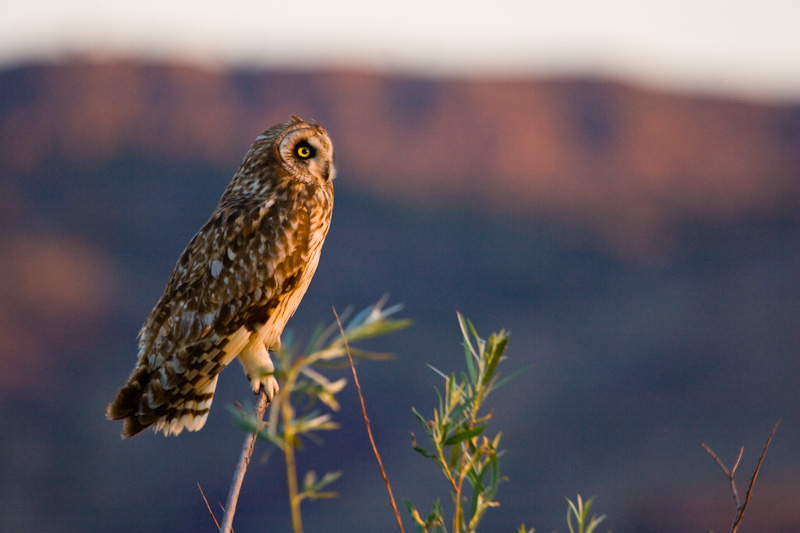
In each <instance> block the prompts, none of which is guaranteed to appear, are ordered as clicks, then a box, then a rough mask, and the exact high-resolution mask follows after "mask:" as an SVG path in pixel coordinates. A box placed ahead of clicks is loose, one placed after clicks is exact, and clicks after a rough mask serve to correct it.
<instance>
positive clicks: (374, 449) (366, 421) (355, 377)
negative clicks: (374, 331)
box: [333, 307, 405, 533]
mask: <svg viewBox="0 0 800 533" xmlns="http://www.w3.org/2000/svg"><path fill="white" fill-rule="evenodd" d="M333 316H335V317H336V323H337V324H339V331H340V332H341V334H342V339H343V340H344V347H345V351H346V352H347V358H348V360H349V361H350V368H351V369H352V370H353V382H354V383H355V384H356V390H357V391H358V399H359V400H360V401H361V414H362V415H363V417H364V425H365V426H366V427H367V435H369V442H370V444H371V445H372V452H373V453H374V454H375V459H376V460H377V461H378V468H379V469H380V471H381V476H382V477H383V482H384V483H385V484H386V490H387V492H388V493H389V500H390V501H391V502H392V509H393V510H394V516H395V518H396V519H397V527H398V529H399V530H400V533H405V530H403V521H402V520H401V519H400V511H398V510H397V504H396V503H395V501H394V495H393V494H392V486H391V485H390V484H389V478H388V477H386V470H384V468H383V461H381V454H379V453H378V447H377V446H375V439H374V438H373V437H372V426H371V425H370V422H369V417H368V416H367V407H366V405H365V404H364V395H363V394H361V384H360V383H359V382H358V374H357V373H356V366H355V365H354V364H353V356H352V355H350V346H349V345H348V343H347V337H346V336H345V334H344V328H343V327H342V322H341V321H340V320H339V314H338V313H337V312H336V308H335V307H334V308H333Z"/></svg>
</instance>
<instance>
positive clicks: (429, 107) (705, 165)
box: [0, 0, 800, 532]
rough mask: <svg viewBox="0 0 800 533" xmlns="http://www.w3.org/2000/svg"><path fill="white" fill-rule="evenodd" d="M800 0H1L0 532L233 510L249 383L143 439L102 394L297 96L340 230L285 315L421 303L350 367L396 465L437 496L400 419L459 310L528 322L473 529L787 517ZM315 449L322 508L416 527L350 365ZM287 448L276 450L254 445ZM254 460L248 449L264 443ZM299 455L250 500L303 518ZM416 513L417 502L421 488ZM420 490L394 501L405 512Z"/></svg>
mask: <svg viewBox="0 0 800 533" xmlns="http://www.w3.org/2000/svg"><path fill="white" fill-rule="evenodd" d="M798 27H800V3H798V2H796V1H789V0H785V1H766V2H764V1H762V2H756V1H755V0H749V1H727V2H722V1H711V0H700V1H697V0H695V1H691V2H690V1H684V0H676V1H672V2H636V1H621V0H617V1H607V2H593V1H589V0H583V1H565V2H542V1H538V0H537V1H529V2H522V1H520V2H510V1H505V0H496V1H493V2H481V3H478V2H474V3H473V2H460V3H455V2H421V1H416V0H412V1H407V2H402V3H399V4H395V5H385V4H380V3H375V2H357V1H347V2H335V3H334V2H321V1H316V0H310V1H307V2H303V3H286V4H281V5H270V4H269V3H267V2H249V1H232V2H226V3H224V7H222V4H221V3H219V2H213V3H212V2H206V1H199V2H198V1H194V2H184V1H180V2H178V1H174V2H163V1H162V2H155V1H150V0H145V1H141V2H137V3H136V5H135V7H132V6H130V5H126V4H122V3H118V2H116V3H115V2H97V1H91V0H83V1H73V2H56V1H38V2H37V1H31V2H26V3H19V2H17V3H14V4H13V5H12V3H11V2H5V3H3V4H0V427H2V430H0V531H21V530H26V531H65V532H70V531H131V532H133V531H142V530H151V531H152V530H156V531H215V530H216V528H215V527H214V524H213V521H212V520H211V518H210V516H209V515H208V512H207V510H206V509H205V504H204V503H203V501H202V498H201V497H200V494H199V492H198V491H197V483H200V484H201V485H202V486H203V489H204V491H205V493H206V495H207V496H208V497H209V499H210V500H211V502H212V504H214V503H215V502H217V501H224V500H225V496H226V494H227V487H228V484H229V481H230V476H231V473H232V470H233V467H234V464H235V462H236V459H237V456H238V452H239V446H240V442H241V440H242V438H243V435H242V432H241V431H240V430H239V429H237V428H236V427H235V426H234V424H233V422H232V419H231V417H230V415H229V414H228V413H227V412H226V410H225V405H226V404H230V403H232V402H234V401H247V400H250V399H251V398H250V395H249V394H248V393H247V384H246V382H245V380H244V379H243V377H242V375H241V372H240V371H239V370H238V368H236V367H232V369H231V370H228V371H226V372H225V373H224V374H223V378H222V380H221V383H220V387H219V389H218V396H217V399H216V400H215V404H214V408H213V409H212V412H211V415H210V417H209V421H208V424H207V425H206V427H205V428H204V429H203V431H201V432H199V433H196V434H184V435H181V436H180V437H178V438H170V439H165V438H163V437H161V436H156V435H153V434H152V433H150V432H148V433H146V434H144V435H141V436H138V437H136V438H135V439H132V440H129V441H124V442H121V441H120V440H119V438H118V434H119V431H120V424H118V423H112V422H108V421H106V420H105V419H104V410H105V405H106V403H107V402H108V401H109V400H110V399H111V398H112V397H113V394H114V392H115V391H116V389H117V388H118V387H119V386H120V385H121V384H122V383H123V382H124V379H125V378H126V377H127V375H128V372H130V370H131V369H132V367H133V363H134V360H135V354H136V340H135V336H136V333H137V332H138V328H139V327H140V325H141V323H142V321H143V320H144V318H145V317H146V316H147V313H148V312H149V310H150V309H151V308H152V306H153V304H154V303H155V302H156V300H157V299H158V297H159V296H160V294H161V291H162V290H163V286H164V284H165V283H166V280H167V277H168V276H169V273H170V271H171V269H172V267H173V266H174V263H175V261H176V260H177V257H178V255H179V253H180V252H181V250H182V249H183V247H184V245H185V244H186V243H187V242H188V240H189V239H190V238H191V236H192V234H193V233H194V232H195V231H196V230H197V229H198V228H199V227H200V225H202V223H203V222H204V221H205V220H206V218H207V217H208V215H209V214H210V213H211V211H212V210H213V207H214V205H215V202H216V200H217V199H218V197H219V195H220V194H221V192H222V190H223V189H224V187H225V185H226V184H227V183H228V180H229V179H230V176H231V175H232V174H233V172H234V170H235V169H236V166H237V165H238V163H239V161H240V160H241V157H242V155H243V154H244V153H245V151H246V150H247V148H248V146H249V143H250V142H251V141H252V139H253V138H254V137H255V136H256V135H258V134H259V133H261V132H262V131H263V130H264V129H266V128H267V127H269V126H270V125H272V124H274V123H277V122H281V121H284V120H286V119H287V118H288V117H289V115H291V114H297V115H300V116H302V117H304V118H309V119H310V118H313V119H316V120H318V121H319V122H320V123H321V124H322V125H323V126H325V127H326V128H327V129H328V131H329V132H330V134H331V136H332V138H333V140H334V143H335V145H336V150H337V160H338V165H339V174H338V176H339V177H338V178H337V181H336V183H335V186H336V208H335V210H334V218H333V225H332V229H331V232H330V235H329V237H328V242H327V243H326V246H325V249H324V251H323V255H322V259H321V262H320V267H319V270H318V272H317V275H316V277H315V279H314V281H313V282H312V284H311V287H310V289H309V292H308V294H307V296H306V298H305V300H304V301H303V303H302V304H301V306H300V310H299V311H298V313H297V315H296V316H295V317H294V318H293V319H292V321H290V323H289V327H290V328H291V329H293V330H294V331H295V333H296V335H297V336H299V337H301V338H303V337H304V336H307V335H309V334H310V332H311V331H312V330H313V329H314V327H315V326H316V325H317V323H320V322H324V323H328V322H330V321H331V320H332V319H333V316H332V313H331V306H336V307H337V309H340V310H341V309H344V308H345V307H347V306H348V305H350V304H352V305H355V306H358V307H363V306H366V305H368V304H370V303H372V302H374V301H376V300H377V299H378V298H380V297H381V296H382V295H383V294H384V293H389V294H390V295H391V298H392V301H395V302H398V301H399V302H404V303H405V306H406V307H405V311H404V314H405V316H408V317H410V318H411V319H412V320H414V322H415V325H414V326H413V327H412V328H411V329H409V330H407V331H405V332H402V333H399V334H395V335H393V336H392V337H388V338H385V339H382V340H380V341H378V342H377V343H376V348H378V349H381V350H387V351H392V352H394V353H396V354H397V358H396V359H395V360H393V361H390V362H381V363H367V364H364V365H362V366H361V367H360V377H361V381H362V385H363V386H364V392H365V394H366V400H367V405H368V408H369V410H370V415H371V419H372V424H373V430H374V431H375V432H376V437H377V440H378V445H379V446H380V447H381V449H382V451H383V454H384V462H385V465H386V468H387V471H388V475H389V477H390V479H391V480H392V481H393V484H394V490H395V494H396V495H397V496H398V497H400V498H408V499H410V500H412V501H413V502H414V503H415V504H416V506H417V507H418V508H419V509H421V510H424V511H427V510H428V509H429V508H430V505H431V503H432V502H433V500H434V499H435V498H437V497H438V498H440V499H441V501H442V502H443V503H444V504H445V506H446V505H447V503H448V502H449V498H450V497H449V493H448V492H447V486H446V484H445V483H444V482H443V481H442V480H441V479H439V474H438V472H437V471H436V470H435V469H434V467H433V465H431V464H428V463H426V462H425V461H424V459H423V458H422V457H421V456H419V455H417V454H416V453H414V452H413V451H412V450H411V445H410V438H409V432H410V431H415V432H417V434H419V433H420V432H419V430H418V428H417V427H416V421H415V419H414V418H413V416H412V415H411V407H412V406H413V407H415V408H417V409H418V410H419V411H421V412H423V413H425V414H430V412H431V409H432V407H433V405H434V404H435V402H436V395H435V393H434V392H433V388H432V387H433V386H440V385H441V383H440V380H439V378H438V377H437V375H436V374H435V373H433V372H432V371H431V370H430V369H429V368H428V367H427V364H429V363H430V364H432V365H434V366H436V367H437V368H440V369H442V370H445V371H449V370H456V371H458V370H460V369H461V368H462V367H461V365H462V357H461V350H460V347H459V345H458V343H459V334H458V329H457V323H456V319H455V312H456V310H460V311H461V312H463V313H464V314H465V315H466V316H468V317H470V318H471V319H472V320H473V322H474V323H475V325H476V327H477V328H478V330H479V331H480V332H481V333H483V334H485V335H488V334H489V333H491V332H492V331H496V330H499V329H501V328H507V329H510V330H511V332H512V333H511V343H510V347H509V350H508V356H509V358H508V360H507V362H505V363H503V364H504V365H506V366H507V368H506V371H507V372H511V371H514V370H516V369H518V368H520V367H525V366H530V368H529V369H528V370H527V371H526V372H525V373H524V374H523V376H522V377H521V378H518V379H517V380H515V381H513V382H511V383H510V384H509V385H507V386H506V387H505V388H504V389H501V390H500V391H498V393H497V394H496V396H495V397H494V398H493V402H492V406H493V408H494V418H493V419H492V422H491V424H493V425H494V426H492V425H491V424H490V426H489V428H490V430H491V429H492V428H493V429H494V430H495V431H502V432H503V435H504V436H503V448H505V449H506V450H507V452H506V454H505V455H504V456H503V458H502V462H501V468H502V469H503V473H504V475H506V476H507V477H508V482H507V483H505V484H504V485H502V486H501V490H500V493H499V500H500V502H501V507H500V508H499V509H495V510H490V511H489V512H488V514H487V516H486V518H485V521H484V524H485V528H484V531H515V530H516V528H517V527H518V526H519V524H520V523H522V522H525V524H526V525H527V526H528V527H536V530H537V531H555V530H558V531H564V530H566V524H565V523H564V515H565V513H566V504H565V500H564V497H565V496H567V497H573V498H574V496H575V494H577V493H580V494H582V495H583V496H584V497H589V496H592V495H594V496H596V506H597V510H598V512H599V513H605V514H607V515H608V518H607V519H606V521H605V522H604V523H603V525H602V527H601V530H603V531H605V530H608V529H610V530H613V531H615V532H625V531H690V530H691V531H708V530H714V531H726V530H727V529H729V527H730V523H731V520H732V518H733V513H734V509H733V505H732V502H731V497H730V494H729V489H728V487H727V484H726V482H725V479H724V477H723V476H722V474H721V472H720V471H719V470H718V468H717V467H716V466H715V465H714V463H713V461H711V459H710V458H709V457H708V456H707V455H706V454H705V452H704V451H703V450H702V448H701V447H700V443H701V442H707V443H708V444H710V445H711V446H712V447H713V448H714V449H715V450H716V451H717V452H718V453H719V454H720V455H721V456H722V458H723V459H724V460H726V461H728V462H729V463H732V462H733V461H734V460H735V457H736V455H737V453H738V450H739V447H740V446H744V447H745V451H744V456H743V459H742V464H741V465H740V467H739V468H740V471H739V477H738V479H739V485H740V490H744V487H746V485H747V482H748V481H749V476H750V475H751V473H752V469H753V467H754V466H755V462H756V461H757V459H758V455H759V453H760V451H761V448H762V447H763V444H764V441H765V440H766V437H767V435H768V434H769V430H770V429H771V427H772V425H773V424H774V423H775V421H777V420H778V419H779V418H780V419H782V423H781V426H780V428H779V429H778V432H777V433H776V436H775V440H774V441H773V444H772V447H771V448H770V451H769V453H768V455H767V457H766V459H765V461H764V465H763V469H762V471H761V474H760V477H759V479H758V484H757V486H756V489H755V493H754V496H753V500H752V502H751V507H750V508H749V510H748V515H747V516H746V518H745V522H744V524H745V526H746V527H747V529H748V530H752V531H762V532H778V531H795V530H800V511H799V510H798V506H797V505H796V502H797V501H798V499H800V394H799V393H798V390H800V358H798V351H799V348H798V347H799V346H800V335H799V334H798V332H799V331H800V212H799V211H798V201H800V32H798V30H797V28H798ZM342 404H343V409H342V412H341V413H338V414H337V415H336V418H337V420H339V421H340V422H341V423H342V426H343V427H342V429H341V430H340V431H338V432H335V433H332V434H330V435H325V436H324V439H325V440H324V445H323V446H322V447H318V446H316V445H315V444H313V443H312V444H310V445H309V446H308V447H307V448H306V449H305V451H304V452H302V453H301V454H300V455H299V462H300V464H299V467H300V469H301V471H302V470H307V469H312V468H313V469H316V470H317V471H318V472H324V471H328V470H342V471H343V477H342V478H341V479H340V480H339V481H337V482H336V484H335V485H334V487H333V488H334V489H335V490H337V491H338V492H339V493H340V497H339V498H338V499H336V500H331V501H323V502H309V503H306V504H304V505H305V507H304V516H305V522H306V526H307V530H308V531H348V532H376V531H391V530H392V529H394V528H395V526H394V522H393V518H392V515H391V510H390V507H389V505H388V503H387V500H386V496H385V493H384V491H383V488H382V487H383V484H382V481H381V479H380V477H379V475H378V471H377V468H376V467H375V465H374V459H373V458H372V456H371V452H370V450H369V446H368V442H367V440H366V436H365V434H364V429H363V424H362V422H361V421H360V414H359V407H358V403H357V400H356V398H355V393H354V391H353V390H352V389H351V388H348V389H346V390H345V391H344V392H343V393H342ZM266 449H267V446H266V445H264V444H262V445H261V446H260V450H261V453H263V452H264V451H265V450H266ZM256 454H257V457H259V458H261V457H262V455H261V454H260V453H259V450H258V449H257V451H256ZM282 467H283V465H282V464H281V460H280V458H279V457H278V456H277V455H272V456H271V457H270V458H269V460H268V461H266V462H263V461H262V462H254V465H253V467H252V468H251V470H250V471H249V472H248V477H247V480H246V482H245V485H244V488H243V495H242V499H241V500H240V509H239V512H238V513H237V517H236V522H235V524H234V527H235V529H236V530H237V531H264V530H269V531H288V530H290V525H289V523H290V522H289V513H288V505H287V502H286V496H285V486H284V480H283V473H282ZM404 518H407V517H404ZM412 527H413V526H412V524H411V521H410V520H407V519H406V529H407V530H409V531H410V530H412Z"/></svg>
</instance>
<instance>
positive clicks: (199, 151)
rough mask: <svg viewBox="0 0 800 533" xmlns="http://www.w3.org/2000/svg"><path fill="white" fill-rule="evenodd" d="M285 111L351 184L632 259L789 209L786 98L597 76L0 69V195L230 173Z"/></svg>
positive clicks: (799, 124)
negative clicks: (111, 167)
mask: <svg viewBox="0 0 800 533" xmlns="http://www.w3.org/2000/svg"><path fill="white" fill-rule="evenodd" d="M292 114H296V115H299V116H301V117H303V118H306V119H314V120H317V121H318V122H320V123H321V124H322V125H323V126H325V127H326V129H328V131H329V132H330V133H331V135H332V137H333V139H334V143H335V145H336V149H337V161H338V163H339V166H340V176H344V177H345V178H344V179H346V180H347V183H348V186H352V187H357V188H359V189H363V190H365V191H367V192H368V193H373V194H379V195H381V196H386V197H391V198H394V199H396V200H399V201H403V202H410V203H411V204H412V205H427V206H429V207H431V208H434V209H435V208H437V207H438V206H440V205H441V204H442V203H443V202H444V203H445V204H451V203H454V204H456V205H459V204H460V205H469V206H474V207H476V208H479V209H481V210H487V211H490V212H510V213H512V214H514V215H520V214H522V215H532V216H543V217H545V218H552V219H555V220H558V221H559V222H561V223H564V224H567V225H574V226H575V227H577V228H579V229H580V230H581V231H586V232H588V233H589V234H590V235H592V236H593V237H597V238H599V239H601V240H602V241H604V242H606V243H608V244H610V245H611V246H613V247H615V248H617V249H619V250H621V251H623V252H625V253H627V254H630V255H635V254H638V253H643V252H647V251H648V250H650V249H651V248H653V246H655V245H656V244H655V243H658V242H662V243H663V242H668V241H669V236H668V233H669V229H670V227H672V226H673V225H675V224H679V223H681V222H682V221H683V220H685V219H690V220H691V219H693V218H701V219H704V220H707V221H709V222H712V223H728V222H733V221H736V220H738V219H740V218H742V217H748V216H750V215H751V214H758V213H761V214H768V213H775V212H787V211H788V210H794V209H795V208H796V206H797V201H798V197H799V196H800V195H798V189H799V188H800V185H799V184H800V103H798V105H795V106H787V105H764V104H756V103H750V102H742V101H735V100H730V99H721V98H720V99H715V98H711V97H708V96H690V95H681V94H670V93H665V92H660V91H656V90H651V89H645V88H642V87H636V86H632V85H627V84H624V83H620V82H615V81H604V80H597V79H544V80H539V79H505V80H503V79H478V78H475V79H468V78H442V79H434V78H423V77H410V76H400V75H384V74H377V73H369V72H359V71H329V72H288V71H246V70H221V69H218V70H212V69H203V68H200V67H197V66H193V65H187V64H181V63H161V64H153V63H140V62H136V61H132V60H131V61H116V62H95V61H90V60H76V61H73V62H69V63H64V64H51V65H28V66H19V67H16V68H11V69H6V70H4V71H0V168H3V169H4V171H3V174H4V176H3V181H4V182H5V183H4V184H3V189H5V190H6V191H7V192H8V193H9V194H12V195H13V193H14V190H15V186H14V183H13V182H14V181H15V180H18V179H28V178H27V177H26V176H30V175H35V174H37V173H41V172H44V171H46V168H47V165H48V164H49V163H48V161H47V159H48V158H52V157H56V158H58V159H60V160H66V161H80V163H81V164H84V165H89V166H97V165H102V164H103V163H105V162H108V161H110V160H113V159H115V158H119V157H120V156H122V155H125V154H139V155H146V156H147V157H151V158H158V159H167V160H176V161H194V162H201V163H202V162H207V163H208V164H211V165H214V166H219V167H221V168H235V166H236V164H238V162H239V161H240V158H241V157H242V155H243V154H244V152H245V151H246V147H247V146H249V143H250V142H251V141H252V139H253V138H254V137H255V136H256V135H258V134H259V133H260V132H262V131H263V130H265V129H266V128H267V127H269V126H270V125H272V124H274V123H276V122H280V121H283V120H286V119H288V117H289V116H290V115H292ZM231 172H232V171H231ZM225 179H227V176H226V177H225ZM9 182H11V183H9Z"/></svg>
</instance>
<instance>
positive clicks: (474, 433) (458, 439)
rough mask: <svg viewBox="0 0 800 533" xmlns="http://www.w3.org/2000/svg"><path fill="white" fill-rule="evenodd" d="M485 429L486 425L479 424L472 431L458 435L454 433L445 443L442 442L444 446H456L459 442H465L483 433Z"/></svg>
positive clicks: (465, 431)
mask: <svg viewBox="0 0 800 533" xmlns="http://www.w3.org/2000/svg"><path fill="white" fill-rule="evenodd" d="M485 428H486V424H481V425H479V426H475V427H474V428H472V429H466V430H464V431H461V432H459V433H455V434H453V435H451V436H450V437H449V438H448V439H447V440H446V441H444V445H445V446H452V445H453V444H458V443H459V442H462V441H465V440H467V439H471V438H472V437H475V436H477V435H480V434H481V433H483V430H484V429H485Z"/></svg>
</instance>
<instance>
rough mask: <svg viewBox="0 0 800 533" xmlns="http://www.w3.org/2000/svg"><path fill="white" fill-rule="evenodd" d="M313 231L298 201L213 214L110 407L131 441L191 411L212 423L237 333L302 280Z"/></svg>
mask: <svg viewBox="0 0 800 533" xmlns="http://www.w3.org/2000/svg"><path fill="white" fill-rule="evenodd" d="M309 227H310V221H309V215H308V211H307V209H306V208H305V206H304V205H302V202H300V201H299V200H296V199H292V198H281V199H280V200H277V199H276V200H275V201H270V202H267V203H266V204H263V203H261V204H254V203H250V204H244V205H231V206H227V207H225V208H222V209H219V210H218V211H216V212H215V213H214V215H212V217H211V219H209V221H208V222H207V223H206V224H205V225H204V226H203V227H202V228H201V230H200V231H199V232H198V233H197V234H196V235H195V236H194V238H193V239H192V240H191V242H190V243H189V245H188V246H187V248H186V250H185V251H184V252H183V254H182V255H181V257H180V259H179V261H178V264H177V265H176V267H175V270H174V272H173V274H172V276H171V277H170V280H169V282H168V284H167V289H166V291H165V293H164V295H163V296H162V298H161V299H160V300H159V302H158V304H157V305H156V307H155V308H154V309H153V312H152V313H151V314H150V316H149V317H148V319H147V321H146V322H145V324H144V326H143V327H142V330H141V331H140V334H139V335H140V339H139V362H138V365H137V367H136V369H134V372H133V373H132V375H131V377H130V379H129V381H128V384H127V385H126V386H125V387H123V388H122V389H121V390H120V391H119V393H118V395H117V398H116V400H115V401H114V402H113V403H112V404H111V405H110V406H109V410H108V416H109V418H112V419H125V424H124V427H123V436H125V437H129V436H132V435H135V434H136V433H139V432H140V431H142V430H143V429H145V428H146V427H147V426H149V425H150V424H153V423H155V422H159V423H160V425H163V424H164V422H165V421H167V422H169V421H170V420H180V419H181V416H182V414H184V413H185V412H192V413H195V414H196V415H197V416H202V420H203V421H204V419H205V415H206V414H207V413H208V408H209V407H210V403H211V398H212V397H213V393H214V388H215V387H216V378H217V375H218V374H219V372H220V371H221V370H222V368H224V366H225V364H227V362H228V361H230V359H232V358H233V357H235V356H236V355H237V353H232V351H234V350H235V351H237V352H238V350H239V349H241V347H240V344H241V341H242V339H241V338H238V339H233V340H232V337H231V336H232V335H233V334H234V333H236V332H237V331H238V330H240V328H242V326H245V329H246V330H248V331H253V330H255V329H257V328H258V326H259V325H260V324H263V323H265V322H266V321H267V319H268V318H269V315H270V313H271V312H272V310H274V309H275V307H277V306H278V304H279V303H280V301H281V298H282V297H283V296H284V295H285V294H286V293H287V292H291V289H292V287H293V285H294V284H295V283H296V282H297V280H298V279H300V278H301V277H302V272H303V269H304V268H305V267H306V265H307V259H308V253H309V252H308V248H309V246H308V244H309ZM240 333H242V332H240ZM241 336H242V335H239V337H241ZM229 343H231V344H230V346H229ZM234 344H235V345H236V346H239V347H238V348H235V347H234ZM198 411H199V414H197V413H198ZM166 431H167V430H166V429H165V432H166Z"/></svg>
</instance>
